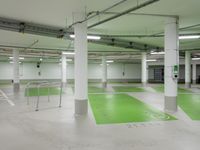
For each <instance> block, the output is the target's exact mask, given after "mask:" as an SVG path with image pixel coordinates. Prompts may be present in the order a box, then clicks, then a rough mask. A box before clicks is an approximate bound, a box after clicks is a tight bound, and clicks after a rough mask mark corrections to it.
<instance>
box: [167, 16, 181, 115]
mask: <svg viewBox="0 0 200 150" xmlns="http://www.w3.org/2000/svg"><path fill="white" fill-rule="evenodd" d="M175 65H179V39H178V19H176V18H167V20H166V24H165V81H164V83H165V84H164V88H165V106H164V109H165V110H166V111H169V112H175V111H177V80H178V79H177V78H174V77H173V68H174V66H175Z"/></svg>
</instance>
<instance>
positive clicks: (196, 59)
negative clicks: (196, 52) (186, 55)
mask: <svg viewBox="0 0 200 150" xmlns="http://www.w3.org/2000/svg"><path fill="white" fill-rule="evenodd" d="M192 60H200V57H199V58H198V57H197V58H192Z"/></svg>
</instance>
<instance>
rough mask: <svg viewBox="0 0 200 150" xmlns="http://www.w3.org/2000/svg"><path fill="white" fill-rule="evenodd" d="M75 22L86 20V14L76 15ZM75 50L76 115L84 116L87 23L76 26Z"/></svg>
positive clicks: (86, 83) (86, 74)
mask: <svg viewBox="0 0 200 150" xmlns="http://www.w3.org/2000/svg"><path fill="white" fill-rule="evenodd" d="M74 19H75V22H79V21H82V20H84V19H85V14H84V13H75V14H74ZM74 33H75V40H74V48H75V115H84V114H87V111H88V108H87V107H88V106H87V105H88V101H87V99H88V50H87V22H83V23H78V24H76V25H74Z"/></svg>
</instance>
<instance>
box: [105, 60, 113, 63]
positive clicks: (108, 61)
mask: <svg viewBox="0 0 200 150" xmlns="http://www.w3.org/2000/svg"><path fill="white" fill-rule="evenodd" d="M106 62H107V63H113V62H114V61H113V60H107V61H106Z"/></svg>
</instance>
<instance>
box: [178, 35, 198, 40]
mask: <svg viewBox="0 0 200 150" xmlns="http://www.w3.org/2000/svg"><path fill="white" fill-rule="evenodd" d="M199 38H200V35H185V36H179V40H186V39H199Z"/></svg>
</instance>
